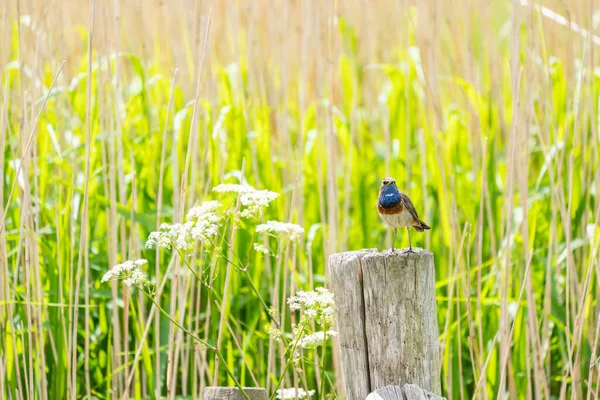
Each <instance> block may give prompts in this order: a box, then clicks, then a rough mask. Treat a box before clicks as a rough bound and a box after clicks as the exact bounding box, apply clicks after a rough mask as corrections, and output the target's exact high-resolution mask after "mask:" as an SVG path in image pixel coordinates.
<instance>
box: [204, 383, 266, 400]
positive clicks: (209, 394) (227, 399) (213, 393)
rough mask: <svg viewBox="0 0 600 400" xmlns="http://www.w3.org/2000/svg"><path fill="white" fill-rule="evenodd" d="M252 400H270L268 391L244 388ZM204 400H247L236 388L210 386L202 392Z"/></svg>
mask: <svg viewBox="0 0 600 400" xmlns="http://www.w3.org/2000/svg"><path fill="white" fill-rule="evenodd" d="M244 391H245V392H246V394H247V395H248V397H250V400H268V399H269V396H267V391H266V390H265V389H263V388H244ZM202 400H245V399H244V396H242V393H241V392H240V390H239V389H238V388H236V387H224V386H208V387H205V388H204V391H203V392H202Z"/></svg>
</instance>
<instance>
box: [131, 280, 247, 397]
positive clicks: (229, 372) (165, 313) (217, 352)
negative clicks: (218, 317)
mask: <svg viewBox="0 0 600 400" xmlns="http://www.w3.org/2000/svg"><path fill="white" fill-rule="evenodd" d="M142 292H143V293H144V294H145V295H146V296H147V297H148V298H149V299H150V300H152V303H154V306H156V308H158V310H159V311H160V312H161V313H162V314H163V315H164V316H165V317H167V318H168V319H169V320H170V321H171V322H172V323H173V324H174V325H175V326H176V327H178V328H179V329H181V330H182V331H183V332H184V333H185V334H186V335H188V336H190V337H191V338H192V339H194V340H195V341H197V342H198V343H200V344H201V345H203V346H205V347H206V348H207V349H209V350H212V351H213V352H214V353H215V354H216V356H217V358H218V359H219V360H220V361H221V363H222V364H223V366H224V367H225V372H226V373H227V375H228V376H229V377H230V378H231V380H233V382H234V383H235V386H236V387H237V388H238V389H239V391H240V392H241V393H242V396H244V398H245V399H246V400H250V397H248V394H247V393H246V392H245V391H244V388H243V387H242V385H241V384H240V382H239V381H238V380H237V378H236V377H235V375H234V374H233V371H231V369H230V368H229V365H227V362H226V361H227V360H225V357H223V354H222V353H221V350H219V349H218V348H217V347H215V346H213V345H211V344H208V343H207V342H205V341H204V340H202V339H200V338H199V337H198V336H196V335H194V334H193V333H192V332H190V331H189V330H187V329H186V328H184V327H183V326H181V325H180V324H179V323H178V322H177V321H175V319H173V317H171V316H170V315H169V313H167V312H166V311H165V310H164V309H163V308H162V307H161V306H160V305H159V304H158V302H157V301H156V300H154V298H153V297H152V296H150V295H149V294H148V293H146V292H145V291H142Z"/></svg>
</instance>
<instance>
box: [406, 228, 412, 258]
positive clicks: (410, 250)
mask: <svg viewBox="0 0 600 400" xmlns="http://www.w3.org/2000/svg"><path fill="white" fill-rule="evenodd" d="M406 230H407V231H408V250H406V251H405V253H412V252H413V249H412V244H411V242H410V227H407V228H406Z"/></svg>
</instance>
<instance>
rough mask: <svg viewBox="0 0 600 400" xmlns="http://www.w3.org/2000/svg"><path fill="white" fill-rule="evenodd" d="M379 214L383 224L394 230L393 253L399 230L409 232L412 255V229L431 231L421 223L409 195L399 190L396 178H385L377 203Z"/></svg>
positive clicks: (408, 251) (409, 250) (409, 249)
mask: <svg viewBox="0 0 600 400" xmlns="http://www.w3.org/2000/svg"><path fill="white" fill-rule="evenodd" d="M377 212H379V216H380V217H381V219H382V220H383V223H384V224H385V225H387V226H388V227H390V228H393V229H394V239H393V241H392V251H394V243H395V242H396V231H397V230H398V228H406V229H407V230H408V246H409V247H408V250H407V251H406V252H407V253H412V244H411V242H410V228H411V227H413V228H415V230H417V231H418V232H423V231H424V230H425V229H431V228H430V227H429V225H427V224H426V223H425V222H423V221H421V219H420V218H419V215H418V214H417V210H415V206H413V203H412V201H410V199H409V198H408V196H407V195H405V194H404V193H402V192H401V191H400V190H398V186H396V181H395V180H394V178H384V179H383V181H382V182H381V187H380V188H379V200H378V201H377Z"/></svg>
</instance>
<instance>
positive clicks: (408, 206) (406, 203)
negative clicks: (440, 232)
mask: <svg viewBox="0 0 600 400" xmlns="http://www.w3.org/2000/svg"><path fill="white" fill-rule="evenodd" d="M402 203H403V205H404V208H405V209H406V210H408V212H409V213H410V215H412V217H413V218H414V219H415V221H419V215H418V214H417V210H415V206H414V205H413V203H412V201H410V199H409V198H408V196H407V195H405V194H404V193H402Z"/></svg>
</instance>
